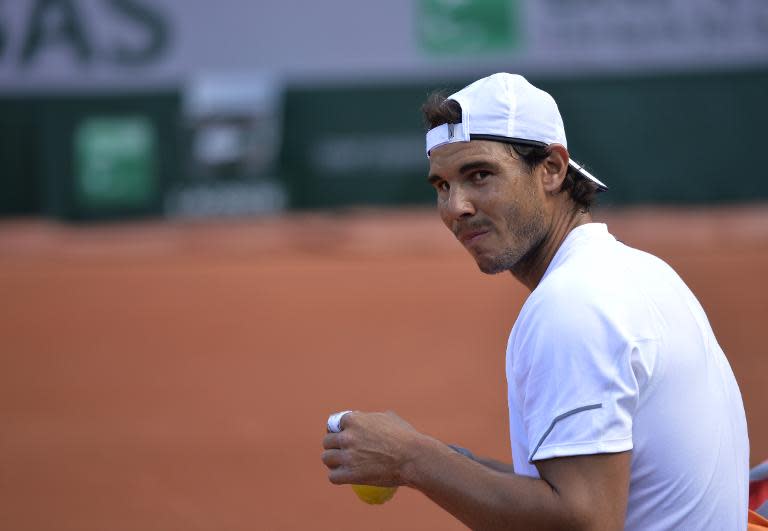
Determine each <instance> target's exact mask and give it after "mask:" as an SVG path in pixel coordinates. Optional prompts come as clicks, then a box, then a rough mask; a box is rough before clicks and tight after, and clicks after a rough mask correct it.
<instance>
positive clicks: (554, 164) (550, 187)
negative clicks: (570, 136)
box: [540, 144, 570, 194]
mask: <svg viewBox="0 0 768 531" xmlns="http://www.w3.org/2000/svg"><path fill="white" fill-rule="evenodd" d="M549 147H550V149H551V151H552V152H551V153H550V155H549V157H547V158H546V159H545V160H544V162H543V163H542V164H541V166H540V168H541V169H542V172H543V175H542V184H543V185H544V191H545V192H547V193H550V194H556V193H557V192H559V191H560V187H561V186H562V185H563V181H564V180H565V175H566V173H568V160H570V157H569V156H568V150H567V149H565V147H564V146H563V145H562V144H552V145H550V146H549Z"/></svg>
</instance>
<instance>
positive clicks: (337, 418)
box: [328, 409, 352, 433]
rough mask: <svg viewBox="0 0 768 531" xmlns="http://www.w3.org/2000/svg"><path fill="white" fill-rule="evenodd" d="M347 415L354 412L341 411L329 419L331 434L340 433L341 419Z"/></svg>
mask: <svg viewBox="0 0 768 531" xmlns="http://www.w3.org/2000/svg"><path fill="white" fill-rule="evenodd" d="M347 413H352V410H349V409H348V410H347V411H339V412H338V413H334V414H333V415H331V416H330V417H328V431H329V432H330V433H339V432H340V431H341V417H343V416H344V415H346V414H347Z"/></svg>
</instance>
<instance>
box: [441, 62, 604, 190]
mask: <svg viewBox="0 0 768 531" xmlns="http://www.w3.org/2000/svg"><path fill="white" fill-rule="evenodd" d="M447 99H449V100H454V101H456V103H458V104H459V105H460V106H461V123H458V124H443V125H439V126H437V127H435V128H433V129H430V130H429V131H428V132H427V156H429V154H430V152H431V151H432V150H433V149H435V148H436V147H439V146H442V145H445V144H450V143H453V142H469V141H470V140H495V141H498V142H507V143H511V144H522V145H529V146H548V145H550V144H562V145H563V146H564V147H565V148H566V149H567V148H568V141H567V140H566V139H565V127H563V119H562V117H561V116H560V111H559V110H558V108H557V103H555V100H554V98H552V96H550V95H549V94H548V93H546V92H544V91H543V90H541V89H538V88H536V87H534V86H533V85H531V84H530V83H529V82H528V80H527V79H525V78H524V77H523V76H520V75H517V74H507V73H505V72H502V73H499V74H493V75H492V76H488V77H484V78H483V79H480V80H478V81H475V82H474V83H472V84H471V85H468V86H467V87H465V88H463V89H461V90H460V91H458V92H456V93H454V94H451V95H450V96H448V98H447ZM568 164H569V165H570V166H571V167H572V168H573V169H574V170H576V171H577V172H578V173H579V174H580V175H581V176H583V177H584V178H585V179H589V180H590V181H592V182H594V183H595V184H597V186H598V187H599V191H605V190H607V189H608V187H607V186H606V185H605V184H603V182H602V181H600V180H599V179H598V178H597V177H595V176H594V175H592V174H591V173H589V172H588V171H587V170H585V169H584V168H583V167H582V166H581V165H580V164H579V163H577V162H576V161H575V160H573V159H570V160H569V161H568Z"/></svg>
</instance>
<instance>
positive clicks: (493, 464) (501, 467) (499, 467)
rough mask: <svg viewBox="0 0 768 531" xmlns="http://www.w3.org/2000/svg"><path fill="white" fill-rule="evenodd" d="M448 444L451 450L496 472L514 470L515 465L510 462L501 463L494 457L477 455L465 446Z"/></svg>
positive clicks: (507, 472)
mask: <svg viewBox="0 0 768 531" xmlns="http://www.w3.org/2000/svg"><path fill="white" fill-rule="evenodd" d="M448 446H449V447H450V448H452V449H453V450H455V451H457V452H458V453H460V454H461V455H463V456H465V457H467V458H469V459H472V460H473V461H477V462H478V463H480V464H481V465H485V466H487V467H488V468H492V469H493V470H496V471H497V472H503V473H505V474H513V473H514V472H515V467H514V466H513V465H512V464H510V463H502V462H501V461H496V460H495V459H490V458H488V457H480V456H478V455H475V454H474V453H472V452H471V451H469V450H467V449H466V448H463V447H461V446H458V445H455V444H449V445H448Z"/></svg>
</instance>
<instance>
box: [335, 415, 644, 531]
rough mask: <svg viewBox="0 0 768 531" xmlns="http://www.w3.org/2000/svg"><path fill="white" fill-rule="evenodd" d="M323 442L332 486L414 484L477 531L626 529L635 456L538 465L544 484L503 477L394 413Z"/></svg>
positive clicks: (356, 419)
mask: <svg viewBox="0 0 768 531" xmlns="http://www.w3.org/2000/svg"><path fill="white" fill-rule="evenodd" d="M342 424H343V426H344V431H342V432H341V433H336V434H329V435H327V436H326V438H325V440H324V446H325V448H326V451H325V452H324V453H323V462H324V463H325V464H326V465H327V466H328V467H329V468H330V469H331V470H330V472H329V479H330V480H331V482H333V483H337V484H341V483H366V484H375V485H388V486H393V485H408V486H411V487H413V488H416V489H418V490H420V491H421V492H423V493H424V494H425V495H426V496H427V497H429V498H430V499H431V500H433V501H434V502H435V503H437V504H438V505H440V506H441V507H443V508H444V509H445V510H447V511H448V512H450V513H451V514H453V515H454V516H455V517H456V518H458V519H459V520H461V521H462V522H464V523H465V524H466V525H467V526H469V527H471V528H472V529H488V530H491V529H521V530H523V529H524V530H537V529H543V530H544V529H558V530H561V529H579V530H580V529H584V530H595V531H603V530H606V531H607V530H615V529H622V528H623V522H624V516H625V512H626V503H627V493H628V486H629V464H630V453H629V452H624V453H617V454H599V455H590V456H579V457H564V458H558V459H550V460H547V461H540V462H537V463H536V464H537V468H538V469H539V473H540V475H541V477H542V479H534V478H529V477H525V476H518V475H515V474H511V473H508V472H499V471H497V470H494V469H492V468H489V467H488V466H485V465H483V464H480V463H479V462H475V461H473V460H471V459H467V458H465V457H464V456H462V455H461V454H459V453H457V452H455V451H454V450H452V449H451V448H449V447H448V446H446V445H445V444H443V443H442V442H440V441H437V440H436V439H433V438H431V437H428V436H426V435H423V434H421V433H419V432H417V431H416V430H414V429H413V428H412V427H411V426H410V425H408V424H407V423H406V422H404V421H403V420H401V419H400V418H399V417H397V416H396V415H394V414H391V413H387V414H383V413H369V414H362V413H354V414H350V415H347V416H345V417H344V421H343V422H342Z"/></svg>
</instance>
